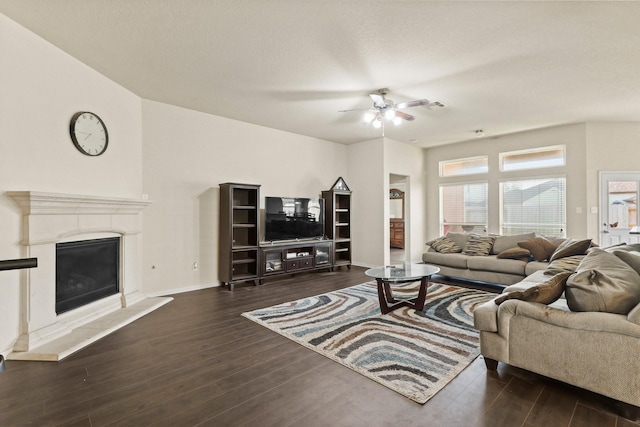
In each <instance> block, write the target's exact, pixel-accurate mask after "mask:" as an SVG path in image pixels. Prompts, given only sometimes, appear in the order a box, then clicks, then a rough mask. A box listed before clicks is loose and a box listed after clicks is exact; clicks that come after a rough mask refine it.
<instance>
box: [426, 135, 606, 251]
mask: <svg viewBox="0 0 640 427" xmlns="http://www.w3.org/2000/svg"><path fill="white" fill-rule="evenodd" d="M560 144H564V145H566V147H567V165H566V166H564V167H555V168H543V169H534V170H527V171H515V172H502V173H501V172H499V162H498V154H499V153H500V152H503V151H515V150H524V149H528V148H536V147H545V146H550V145H560ZM482 155H486V156H488V158H489V173H487V174H479V175H467V176H459V177H451V178H440V177H439V176H438V175H439V164H438V162H439V161H441V160H452V159H458V158H467V157H476V156H482ZM586 157H587V148H586V125H585V124H584V123H583V124H575V125H567V126H558V127H552V128H546V129H539V130H533V131H530V132H522V133H517V134H512V135H505V136H501V137H499V138H479V139H474V140H472V141H467V142H463V143H459V144H452V145H444V146H440V147H434V148H430V149H427V150H426V151H425V159H426V160H425V161H426V173H427V199H428V200H429V201H432V203H428V204H427V218H428V219H427V222H428V226H427V236H426V238H427V239H432V238H435V237H437V236H438V234H439V224H438V222H439V206H438V199H439V188H438V186H439V184H440V183H454V182H474V181H488V182H489V230H488V231H489V232H490V233H496V234H497V233H499V232H500V196H499V182H500V181H501V180H505V179H514V178H516V179H517V178H523V177H537V176H558V175H561V176H562V175H563V176H566V178H567V236H569V237H574V238H580V237H585V236H586V235H587V216H588V215H591V214H589V213H588V210H587V194H588V193H590V192H592V191H594V190H593V189H591V188H588V187H587V183H586V180H585V177H586V172H585V171H586V169H585V164H586ZM595 191H596V192H597V189H596V190H595ZM577 208H581V210H582V213H580V214H578V213H576V212H577ZM423 243H424V242H423Z"/></svg>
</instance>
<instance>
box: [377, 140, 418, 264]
mask: <svg viewBox="0 0 640 427" xmlns="http://www.w3.org/2000/svg"><path fill="white" fill-rule="evenodd" d="M423 153H424V150H423V149H422V148H418V147H416V146H414V145H411V144H406V143H402V142H398V141H394V140H392V139H388V138H387V139H385V143H384V156H383V157H384V162H385V167H384V173H385V175H386V181H385V182H386V183H387V186H386V189H385V196H386V203H385V206H386V209H387V211H386V212H385V215H386V216H385V218H386V219H385V238H386V240H385V241H386V242H387V243H388V241H389V240H388V239H389V225H388V224H389V212H388V206H389V203H388V199H389V189H390V188H391V186H390V185H389V175H390V174H395V175H404V176H406V177H407V187H406V188H405V189H404V190H405V216H406V218H405V252H406V257H407V259H408V260H410V261H412V262H421V261H422V252H424V242H425V240H424V236H425V229H426V228H425V227H426V217H425V214H424V212H425V209H426V207H427V206H426V198H425V193H426V189H425V185H426V181H425V179H424V176H425V167H424V155H423ZM384 248H385V264H388V262H389V261H390V251H389V245H388V244H385V245H384Z"/></svg>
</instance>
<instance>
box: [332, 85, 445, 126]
mask: <svg viewBox="0 0 640 427" xmlns="http://www.w3.org/2000/svg"><path fill="white" fill-rule="evenodd" d="M388 93H389V89H387V88H383V89H379V90H378V93H370V94H369V97H370V98H371V100H372V101H373V107H371V108H356V109H353V110H340V111H338V112H339V113H347V112H350V111H366V112H367V113H366V114H365V117H364V119H365V122H367V123H373V127H375V128H379V127H381V126H382V125H383V120H382V119H383V118H384V119H387V120H391V121H392V122H393V124H394V125H396V126H397V125H399V124H400V123H402V120H407V121H412V120H415V117H414V116H412V115H411V114H408V113H405V112H404V111H400V110H404V109H405V108H412V107H420V106H424V107H427V108H429V109H431V108H432V107H445V104H443V103H442V102H440V101H429V100H428V99H416V100H414V101H407V102H400V103H399V104H396V103H395V102H393V100H391V99H388V98H386V95H387V94H388Z"/></svg>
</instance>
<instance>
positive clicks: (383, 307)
mask: <svg viewBox="0 0 640 427" xmlns="http://www.w3.org/2000/svg"><path fill="white" fill-rule="evenodd" d="M439 271H440V269H439V268H438V267H435V266H433V265H429V264H408V263H407V264H404V265H402V266H398V267H396V266H386V267H375V268H370V269H369V270H367V271H365V272H364V274H366V275H367V276H369V277H373V278H374V279H376V282H377V283H378V301H379V302H380V311H381V312H382V314H387V313H389V312H390V311H392V310H395V309H396V308H400V307H410V308H413V309H415V310H416V311H422V310H423V309H424V301H425V299H426V298H427V287H428V286H429V277H431V275H432V274H436V273H438V272H439ZM418 280H419V281H420V288H419V290H418V296H417V297H416V298H411V299H403V300H397V299H395V298H394V297H393V292H392V290H391V285H392V284H395V283H407V282H417V281H418Z"/></svg>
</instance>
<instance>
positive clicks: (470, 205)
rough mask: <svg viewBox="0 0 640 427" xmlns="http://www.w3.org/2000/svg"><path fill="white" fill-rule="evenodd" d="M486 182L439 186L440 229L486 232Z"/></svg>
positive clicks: (443, 230)
mask: <svg viewBox="0 0 640 427" xmlns="http://www.w3.org/2000/svg"><path fill="white" fill-rule="evenodd" d="M487 211H488V184H487V183H486V182H481V183H469V184H454V185H441V186H440V231H441V233H442V234H446V233H447V232H449V231H457V232H471V231H473V232H476V233H486V231H487V226H488V219H487V218H488V216H487Z"/></svg>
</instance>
